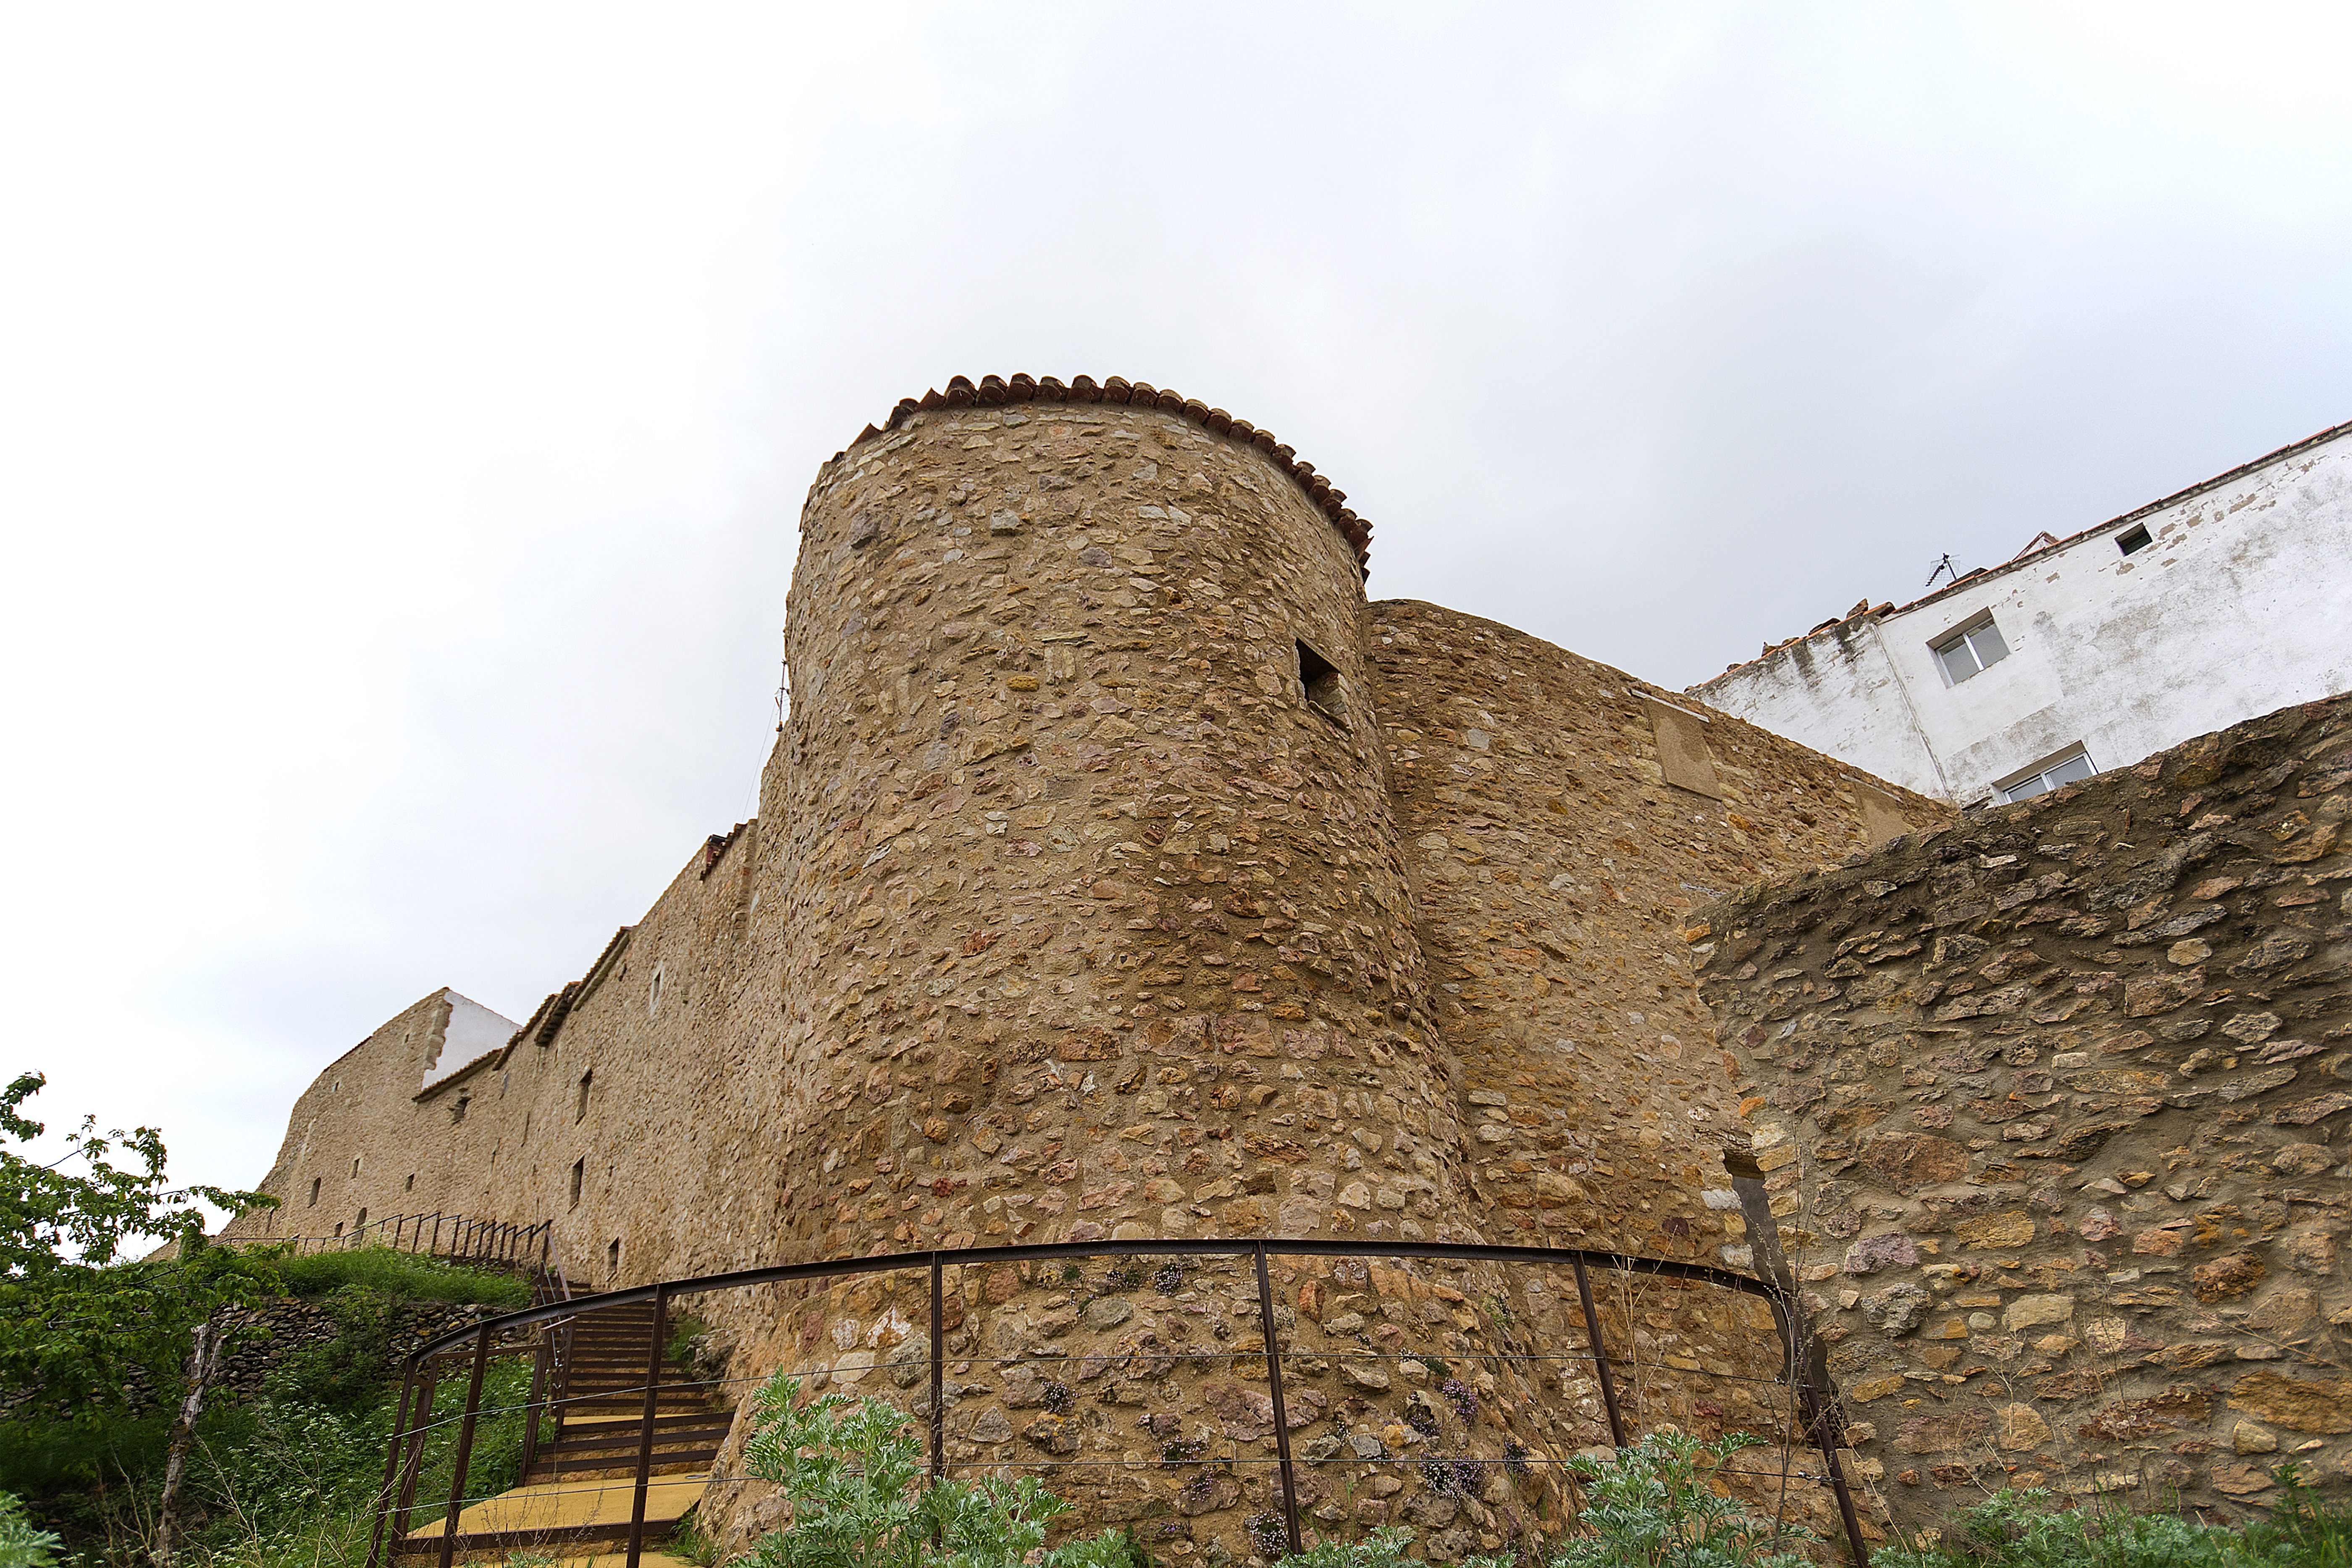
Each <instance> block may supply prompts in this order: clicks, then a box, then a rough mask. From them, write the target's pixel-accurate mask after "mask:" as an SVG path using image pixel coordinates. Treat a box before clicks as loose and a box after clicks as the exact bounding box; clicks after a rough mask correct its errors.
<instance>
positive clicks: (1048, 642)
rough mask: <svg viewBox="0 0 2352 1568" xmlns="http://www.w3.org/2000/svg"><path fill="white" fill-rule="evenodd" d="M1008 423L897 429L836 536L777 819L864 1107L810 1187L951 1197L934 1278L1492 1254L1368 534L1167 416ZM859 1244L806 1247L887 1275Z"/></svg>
mask: <svg viewBox="0 0 2352 1568" xmlns="http://www.w3.org/2000/svg"><path fill="white" fill-rule="evenodd" d="M990 382H991V383H993V382H994V378H990ZM975 391H977V392H978V394H979V398H980V399H988V398H991V397H992V396H1001V395H1002V394H1001V393H995V392H993V389H992V387H986V386H984V387H983V388H982V389H972V388H971V387H970V385H969V383H964V382H961V381H959V382H956V383H951V384H950V391H949V392H948V394H946V397H945V399H942V400H941V401H943V402H946V401H950V400H956V401H958V402H960V406H947V407H940V408H938V409H925V408H923V407H921V406H920V405H918V404H915V403H912V402H908V403H903V404H901V405H900V408H899V410H898V413H897V414H895V415H894V418H893V425H894V428H893V429H892V430H890V431H889V432H887V433H877V434H876V435H875V436H873V437H869V438H867V439H864V440H861V441H860V442H859V443H858V444H857V445H856V446H855V447H854V448H853V449H852V450H851V451H850V452H848V453H847V454H845V455H841V456H839V457H836V458H835V460H834V461H833V462H832V463H830V464H828V465H826V466H825V468H824V470H823V471H822V472H821V473H820V475H819V476H818V478H817V481H816V483H815V485H814V487H813V489H812V490H811V492H810V496H809V500H808V504H807V507H806V508H805V510H804V511H803V517H802V531H801V548H800V557H799V561H798V565H797V567H796V570H794V573H793V588H792V596H791V601H790V606H789V619H788V622H787V633H786V643H787V649H788V654H789V660H790V668H791V679H792V690H793V706H792V717H791V721H790V724H789V727H788V730H787V734H786V737H785V743H784V744H783V745H782V746H781V747H778V749H777V753H776V757H775V759H774V761H773V762H772V765H771V768H770V770H769V774H768V777H767V779H766V782H765V787H764V789H763V798H762V802H761V818H762V821H766V822H770V823H780V824H784V825H785V826H784V829H783V832H784V837H783V839H782V841H781V842H780V843H778V844H776V845H775V846H774V849H773V853H774V856H775V862H774V879H775V880H774V886H775V888H776V890H777V894H776V895H777V896H779V897H781V898H782V899H783V900H784V901H785V905H786V910H785V914H784V915H783V919H784V923H785V925H784V929H783V931H782V941H781V947H782V951H783V953H784V954H785V955H787V956H786V957H785V960H784V969H783V978H782V992H783V995H782V1011H783V1024H782V1043H783V1050H784V1055H785V1057H786V1059H787V1060H790V1061H796V1062H797V1061H806V1062H808V1063H810V1064H811V1065H812V1066H817V1065H818V1064H822V1067H821V1071H822V1073H823V1075H824V1077H825V1078H827V1079H829V1080H830V1081H831V1085H832V1087H831V1094H830V1098H829V1099H828V1098H826V1095H825V1092H824V1091H818V1094H817V1097H818V1098H819V1099H820V1100H821V1101H823V1102H824V1106H825V1110H826V1111H827V1112H828V1113H829V1114H828V1115H827V1116H826V1117H825V1118H824V1121H823V1122H822V1134H821V1136H819V1137H818V1138H817V1139H816V1140H815V1141H814V1143H813V1144H811V1143H807V1142H806V1141H804V1142H803V1147H802V1148H801V1149H800V1150H799V1151H798V1153H797V1159H796V1162H795V1164H794V1166H793V1172H792V1176H791V1177H790V1179H791V1181H792V1183H793V1186H796V1187H805V1188H806V1189H808V1190H812V1191H829V1190H830V1189H831V1187H832V1186H834V1185H835V1182H834V1179H833V1178H835V1177H837V1176H838V1175H839V1173H840V1172H841V1171H842V1170H843V1169H844V1168H845V1166H848V1165H850V1164H857V1165H861V1166H868V1167H870V1166H871V1165H872V1163H873V1162H874V1161H875V1160H876V1159H877V1157H887V1155H890V1154H891V1153H892V1152H894V1151H898V1152H902V1153H903V1154H904V1155H905V1157H907V1158H908V1159H910V1160H913V1161H916V1162H918V1163H919V1165H920V1171H919V1180H920V1182H921V1183H923V1184H925V1185H927V1186H929V1188H931V1189H932V1190H934V1191H936V1190H938V1189H939V1188H940V1186H941V1184H942V1183H943V1182H944V1183H945V1184H946V1186H947V1187H948V1196H947V1197H946V1198H944V1199H943V1200H942V1201H940V1203H938V1204H936V1205H926V1206H921V1207H917V1208H916V1209H915V1210H914V1211H913V1212H912V1213H911V1214H910V1215H909V1217H908V1218H906V1219H905V1220H904V1221H903V1222H901V1223H900V1224H898V1227H897V1228H895V1229H894V1230H892V1231H891V1232H890V1235H889V1238H888V1239H892V1240H894V1241H897V1242H898V1243H901V1244H905V1245H916V1246H931V1245H940V1244H943V1243H944V1244H946V1245H955V1244H957V1241H958V1240H959V1239H961V1240H963V1241H964V1242H966V1244H968V1243H969V1241H970V1240H971V1239H973V1238H974V1237H977V1238H980V1239H991V1240H993V1239H1022V1238H1028V1237H1032V1236H1034V1237H1035V1238H1036V1239H1089V1238H1094V1237H1100V1236H1106V1235H1115V1236H1121V1237H1127V1236H1166V1237H1183V1236H1195V1235H1241V1236H1250V1235H1262V1234H1282V1235H1288V1236H1306V1235H1314V1234H1318V1233H1323V1232H1325V1231H1327V1230H1329V1229H1332V1228H1335V1227H1336V1228H1340V1229H1343V1230H1356V1229H1359V1228H1360V1230H1361V1231H1362V1233H1364V1234H1366V1235H1368V1236H1374V1237H1377V1236H1381V1235H1399V1236H1406V1237H1426V1238H1430V1239H1472V1238H1473V1237H1474V1235H1475V1226H1474V1225H1473V1224H1472V1223H1470V1221H1469V1217H1468V1215H1467V1213H1466V1211H1465V1207H1464V1202H1463V1199H1464V1197H1465V1194H1464V1193H1463V1192H1462V1190H1461V1189H1460V1188H1459V1186H1458V1185H1457V1182H1456V1176H1455V1172H1454V1167H1453V1165H1452V1163H1451V1159H1450V1151H1451V1150H1452V1149H1453V1147H1454V1145H1455V1143H1456V1136H1455V1132H1456V1129H1455V1128H1454V1125H1453V1118H1452V1115H1451V1113H1450V1109H1449V1108H1450V1105H1451V1103H1452V1100H1453V1096H1452V1094H1451V1093H1449V1092H1448V1072H1447V1069H1446V1066H1445V1064H1444V1062H1443V1061H1441V1060H1440V1059H1439V1057H1438V1056H1437V1054H1436V1052H1435V1050H1434V1048H1433V1043H1432V1041H1433V1030H1432V1028H1431V1025H1430V1020H1429V1005H1428V1004H1429V998H1428V997H1427V995H1426V994H1425V987H1426V983H1427V982H1426V977H1425V973H1424V967H1423V962H1422V957H1421V954H1420V952H1419V950H1418V947H1417V945H1416V939H1415V935H1414V928H1413V924H1412V913H1411V909H1412V899H1411V893H1410V889H1409V887H1408V885H1407V880H1406V868H1405V862H1404V857H1403V855H1402V852H1401V848H1400V844H1399V840H1398V832H1397V828H1396V824H1395V821H1394V820H1393V817H1392V815H1391V808H1390V797H1389V791H1388V786H1387V768H1386V765H1385V758H1384V753H1383V750H1382V747H1381V736H1380V730H1379V723H1378V718H1377V716H1376V714H1375V712H1374V710H1373V703H1372V696H1373V693H1372V685H1371V677H1370V673H1369V672H1368V669H1367V665H1366V660H1365V656H1364V650H1363V646H1362V643H1363V633H1364V626H1365V600H1364V594H1363V587H1362V584H1363V565H1362V562H1363V556H1362V549H1361V547H1362V542H1363V539H1364V537H1365V530H1364V529H1362V528H1361V526H1360V524H1357V523H1356V522H1355V521H1354V519H1353V517H1352V515H1351V514H1345V513H1341V512H1340V511H1339V505H1338V502H1337V501H1336V500H1327V502H1326V503H1325V505H1319V506H1318V504H1317V502H1316V501H1315V500H1314V499H1313V498H1312V497H1313V494H1314V492H1313V491H1312V490H1311V489H1310V487H1309V486H1312V485H1313V484H1314V481H1313V480H1312V479H1311V477H1307V476H1303V475H1302V474H1301V472H1300V470H1301V469H1302V468H1303V465H1297V464H1296V463H1295V461H1294V460H1293V459H1292V458H1291V455H1290V453H1289V450H1288V448H1286V447H1280V446H1276V444H1274V443H1273V441H1272V439H1271V438H1270V437H1265V436H1256V435H1255V433H1254V432H1252V431H1251V429H1250V427H1249V426H1248V425H1246V424H1240V425H1235V424H1234V423H1233V422H1231V421H1230V420H1228V419H1227V418H1226V416H1224V415H1223V413H1218V412H1215V411H1206V410H1201V409H1198V408H1194V409H1193V410H1192V411H1191V413H1190V415H1189V416H1188V413H1187V411H1186V410H1185V409H1184V408H1183V407H1182V406H1181V405H1179V404H1177V403H1176V402H1175V401H1174V400H1173V398H1172V394H1157V395H1155V394H1154V393H1153V392H1152V390H1151V389H1150V388H1149V387H1139V388H1133V389H1130V388H1129V387H1128V385H1127V384H1126V383H1124V382H1119V381H1118V380H1117V379H1114V380H1113V381H1112V382H1110V383H1109V385H1108V387H1107V388H1104V389H1095V388H1093V387H1092V386H1091V383H1090V382H1087V381H1086V380H1084V379H1083V378H1082V379H1081V381H1080V382H1079V386H1078V388H1077V389H1076V390H1074V391H1071V392H1065V393H1064V394H1063V400H1062V401H1051V402H1049V401H1044V400H1043V399H1039V400H1036V401H1030V402H994V403H993V404H992V403H991V402H983V401H976V400H975V399H974V397H973V393H974V392H975ZM1220 427H1222V428H1220ZM1308 472H1309V474H1311V471H1308ZM1302 480H1304V482H1302ZM1322 488H1323V492H1324V493H1325V494H1326V495H1327V496H1328V486H1323V487H1322ZM1327 507H1328V508H1329V509H1328V510H1327V509H1326V508H1327ZM1334 514H1338V515H1334ZM1350 534H1353V535H1354V536H1355V537H1354V538H1350V537H1349V535H1350ZM812 1086H813V1087H814V1082H813V1084H812ZM845 1090H846V1091H850V1092H848V1093H844V1092H843V1091H845ZM1268 1110H1272V1111H1273V1114H1272V1115H1266V1114H1262V1113H1264V1112H1266V1111H1268ZM1071 1167H1075V1176H1070V1175H1069V1174H1068V1172H1069V1170H1070V1168H1071ZM1041 1175H1042V1176H1043V1177H1044V1180H1043V1181H1042V1182H1040V1181H1039V1179H1038V1178H1039V1177H1040V1176H1041ZM1040 1186H1043V1187H1044V1188H1045V1190H1042V1191H1041V1190H1038V1188H1039V1187H1040ZM1350 1187H1354V1188H1357V1189H1359V1190H1358V1191H1355V1192H1350V1191H1349V1188H1350ZM1024 1189H1027V1190H1024ZM1374 1190H1378V1191H1380V1192H1381V1193H1382V1194H1384V1195H1385V1201H1386V1202H1388V1203H1389V1204H1390V1205H1391V1206H1392V1207H1386V1208H1383V1207H1376V1206H1375V1205H1374V1203H1373V1202H1372V1201H1371V1200H1370V1197H1369V1194H1370V1192H1371V1191H1374ZM1343 1195H1344V1196H1346V1197H1353V1198H1355V1199H1356V1201H1355V1202H1354V1203H1352V1204H1342V1203H1340V1202H1339V1198H1340V1197H1342V1196H1343ZM1066 1204H1067V1205H1069V1206H1070V1211H1069V1212H1067V1213H1065V1212H1063V1210H1064V1206H1065V1205H1066ZM934 1212H935V1213H936V1218H933V1217H932V1216H933V1213H934ZM837 1214H838V1205H835V1207H834V1208H833V1209H832V1210H829V1211H822V1212H812V1211H811V1210H809V1209H808V1208H805V1207H803V1208H801V1209H799V1210H796V1211H795V1213H794V1215H793V1220H792V1229H793V1233H794V1236H795V1239H797V1240H798V1241H799V1242H800V1243H801V1244H802V1245H803V1247H804V1248H805V1249H807V1250H808V1251H810V1252H811V1253H812V1254H823V1253H833V1252H838V1251H841V1250H844V1249H848V1250H860V1249H864V1248H865V1247H868V1246H871V1245H873V1243H874V1241H875V1240H876V1239H880V1238H876V1237H874V1236H873V1235H872V1234H871V1225H872V1223H873V1222H872V1220H871V1219H869V1218H865V1217H863V1216H862V1215H861V1218H859V1219H857V1220H856V1221H847V1220H843V1219H840V1218H837Z"/></svg>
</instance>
